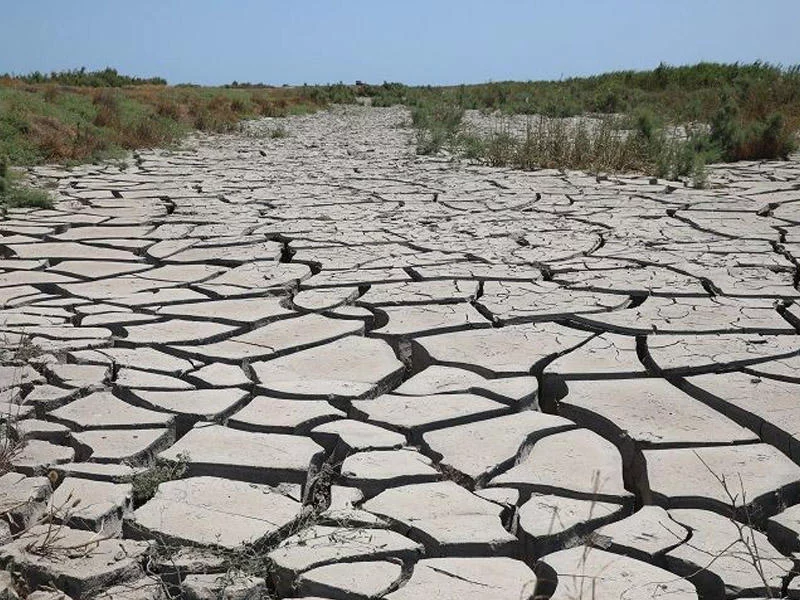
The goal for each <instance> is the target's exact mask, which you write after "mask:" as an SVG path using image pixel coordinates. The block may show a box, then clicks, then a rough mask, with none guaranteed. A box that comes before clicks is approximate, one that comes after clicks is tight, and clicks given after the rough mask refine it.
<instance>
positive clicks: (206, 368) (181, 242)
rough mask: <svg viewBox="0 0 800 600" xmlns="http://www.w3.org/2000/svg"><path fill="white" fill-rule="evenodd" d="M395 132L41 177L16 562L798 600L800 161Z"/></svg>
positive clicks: (6, 339)
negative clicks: (707, 171)
mask: <svg viewBox="0 0 800 600" xmlns="http://www.w3.org/2000/svg"><path fill="white" fill-rule="evenodd" d="M405 118H407V116H406V115H405V114H404V112H403V111H401V110H398V109H367V108H350V109H347V110H344V109H335V110H333V111H331V112H325V113H320V114H317V115H313V116H309V117H303V118H295V119H291V120H289V121H288V122H287V128H288V130H289V132H290V137H288V138H285V139H273V138H271V137H270V136H269V135H268V132H269V131H270V130H271V128H273V127H274V125H273V124H271V123H269V122H261V123H258V124H254V125H252V126H251V133H250V135H242V134H238V135H228V136H213V137H198V138H197V139H195V140H194V141H193V143H192V144H191V146H190V147H189V148H187V149H185V150H181V151H176V152H165V151H153V152H142V153H141V155H140V156H139V158H138V160H137V161H136V163H135V164H132V165H130V166H129V167H128V168H127V169H124V170H120V169H119V168H118V167H117V166H112V165H101V166H86V167H79V168H75V169H73V170H62V169H59V168H52V167H43V168H39V169H37V170H36V175H37V177H39V178H40V179H41V180H49V181H51V182H54V184H55V185H56V186H57V192H58V198H59V200H58V202H57V204H56V207H55V208H54V209H53V210H12V211H9V213H8V215H7V216H6V218H5V220H4V221H2V223H0V233H2V239H1V240H0V244H2V249H3V254H4V258H3V259H2V260H1V261H0V268H1V269H2V273H0V301H2V306H3V307H2V309H1V310H0V313H1V314H0V322H2V335H3V338H2V339H3V365H4V366H2V367H0V383H2V392H1V393H2V402H3V413H4V414H5V415H7V416H6V421H7V424H8V425H9V426H10V427H11V428H12V429H13V431H14V432H16V434H18V435H19V436H21V437H23V438H24V439H25V440H26V442H25V444H24V445H23V447H22V448H21V449H20V450H19V451H18V452H17V453H16V454H15V455H14V456H13V457H12V467H13V470H12V471H11V472H10V473H8V474H6V475H4V476H2V478H0V506H1V507H2V509H1V510H2V511H3V512H4V513H5V517H6V518H5V522H6V523H7V524H3V525H0V541H2V543H3V545H2V546H0V559H2V560H3V561H4V562H5V563H6V564H8V563H11V562H13V570H14V571H15V572H16V573H17V574H19V575H20V576H21V577H22V578H23V579H25V580H27V581H28V583H29V586H30V588H31V589H35V588H36V587H40V588H41V587H42V586H45V585H52V586H54V587H56V588H59V589H61V590H62V591H64V592H66V593H67V594H69V596H71V597H72V598H75V599H82V598H89V597H93V596H97V595H100V597H103V598H106V599H108V598H125V599H131V600H132V599H138V598H160V597H164V595H165V594H167V593H175V592H176V590H177V591H180V593H182V594H183V595H184V597H186V598H203V599H205V598H217V597H225V598H255V597H258V596H259V595H263V594H265V593H266V591H265V590H267V589H268V590H269V593H272V594H275V595H277V596H279V597H306V598H312V597H313V598H330V599H341V598H345V599H364V598H373V597H384V598H388V599H391V600H412V599H413V600H416V599H420V600H423V599H428V600H430V599H437V600H438V599H443V600H450V599H452V600H465V599H473V598H474V599H476V600H477V599H482V600H483V599H497V600H506V599H508V600H520V599H526V598H531V597H533V596H534V594H536V595H537V596H538V597H540V598H554V599H579V598H583V599H603V600H605V599H617V598H625V599H626V600H634V599H639V598H642V599H644V598H647V599H652V598H670V599H671V600H676V599H687V600H688V599H694V598H703V599H704V600H713V599H721V598H743V597H752V598H765V597H780V596H781V595H788V596H791V597H797V593H798V592H797V590H800V580H795V579H794V572H795V555H794V554H793V553H794V552H796V551H798V550H800V537H799V535H800V509H798V506H800V466H798V464H797V463H798V461H800V445H799V443H798V442H799V441H800V438H798V435H799V434H798V432H800V402H798V399H800V369H799V368H798V367H800V337H798V335H797V326H798V324H799V323H800V306H799V305H798V303H797V302H798V297H799V296H800V294H799V293H798V291H797V287H796V283H797V265H796V258H795V257H796V256H798V254H800V202H798V201H800V182H798V175H800V163H798V162H797V161H790V162H774V163H762V164H738V165H736V166H733V167H728V168H717V169H714V170H713V172H712V176H711V180H712V182H713V183H714V184H715V187H713V188H712V189H711V190H707V191H699V190H691V189H687V188H685V187H683V186H681V185H680V184H671V183H670V182H665V181H652V180H649V179H647V178H637V177H626V178H613V177H612V178H602V177H601V178H596V177H593V176H588V175H585V174H580V173H567V174H564V173H559V172H554V171H539V172H535V173H520V172H513V171H505V170H497V169H488V168H482V167H477V166H469V165H465V164H461V165H459V164H454V163H451V162H449V161H446V160H443V159H431V158H420V157H415V156H413V154H412V151H411V146H412V144H411V136H412V134H411V131H410V130H408V129H404V128H402V127H398V123H400V122H401V121H403V119H405ZM156 464H160V465H164V464H168V465H169V464H173V465H177V468H176V469H175V470H174V473H175V474H180V475H181V477H180V478H179V479H176V480H172V481H166V482H164V483H162V484H161V485H160V487H159V488H158V491H157V492H156V493H155V495H154V496H153V497H152V498H150V499H148V500H146V501H143V502H142V501H139V500H137V501H136V502H135V503H134V498H133V489H134V486H133V485H132V481H141V480H142V473H147V472H148V471H151V470H152V469H153V468H154V466H155V465H156ZM184 467H185V469H184ZM161 471H162V474H163V471H164V469H163V468H162V469H161ZM48 476H49V477H50V478H51V479H53V480H55V481H56V484H57V485H56V486H55V489H54V490H53V489H51V485H50V481H49V479H48ZM137 485H138V484H137ZM76 500H80V502H79V503H78V504H77V505H76ZM43 515H44V516H45V517H46V516H47V515H52V516H53V517H54V518H55V520H56V521H57V522H58V523H59V525H58V526H57V528H56V529H55V533H54V529H53V527H52V526H48V525H46V524H42V521H43ZM243 556H244V557H248V556H249V557H253V556H256V559H255V562H256V563H260V564H261V565H262V566H269V575H268V577H267V578H266V581H265V580H264V579H259V578H258V577H247V576H245V575H242V574H240V573H238V572H237V570H236V569H237V568H238V566H240V565H241V561H240V559H241V557H243ZM226 561H227V562H226ZM252 564H253V561H251V566H252ZM7 579H8V576H7V575H2V577H0V584H2V585H3V586H5V585H7V583H2V582H4V581H7ZM31 597H32V598H37V599H41V598H55V597H57V594H55V593H52V592H46V591H40V592H37V594H36V595H35V596H33V595H32V596H31Z"/></svg>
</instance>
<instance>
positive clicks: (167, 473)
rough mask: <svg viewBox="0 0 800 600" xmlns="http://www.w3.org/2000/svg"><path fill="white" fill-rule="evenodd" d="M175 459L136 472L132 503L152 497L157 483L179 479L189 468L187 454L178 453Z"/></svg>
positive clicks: (140, 503) (135, 503) (142, 501)
mask: <svg viewBox="0 0 800 600" xmlns="http://www.w3.org/2000/svg"><path fill="white" fill-rule="evenodd" d="M177 459H178V460H176V461H170V462H161V463H158V464H156V465H155V466H154V467H152V468H150V469H147V470H146V471H143V472H141V473H138V474H137V475H135V476H134V478H133V482H132V483H133V503H134V505H135V506H141V505H142V504H144V503H145V502H147V501H148V500H150V498H152V497H153V496H154V495H155V493H156V490H158V486H159V484H162V483H164V482H165V481H173V480H175V479H180V478H181V477H183V476H184V475H185V474H186V471H187V470H188V468H189V455H188V454H185V453H182V454H178V456H177Z"/></svg>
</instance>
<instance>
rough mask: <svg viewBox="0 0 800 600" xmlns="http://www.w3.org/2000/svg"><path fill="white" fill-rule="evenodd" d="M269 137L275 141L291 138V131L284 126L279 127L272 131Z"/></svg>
mask: <svg viewBox="0 0 800 600" xmlns="http://www.w3.org/2000/svg"><path fill="white" fill-rule="evenodd" d="M269 137H271V138H272V139H273V140H280V139H283V138H287V137H289V130H288V129H286V127H284V126H283V125H278V126H277V127H275V128H273V129H270V131H269Z"/></svg>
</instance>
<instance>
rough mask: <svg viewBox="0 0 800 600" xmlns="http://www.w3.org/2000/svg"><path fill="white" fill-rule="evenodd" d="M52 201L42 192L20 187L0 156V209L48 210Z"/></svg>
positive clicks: (6, 162) (23, 186) (6, 163)
mask: <svg viewBox="0 0 800 600" xmlns="http://www.w3.org/2000/svg"><path fill="white" fill-rule="evenodd" d="M52 205H53V200H52V198H50V195H49V194H48V193H47V192H45V191H43V190H37V189H34V188H30V187H27V186H25V185H21V184H20V183H19V181H17V180H16V179H15V178H14V176H13V173H11V170H10V169H9V167H8V161H7V160H6V159H5V158H4V157H2V156H0V208H17V207H24V208H50V207H51V206H52Z"/></svg>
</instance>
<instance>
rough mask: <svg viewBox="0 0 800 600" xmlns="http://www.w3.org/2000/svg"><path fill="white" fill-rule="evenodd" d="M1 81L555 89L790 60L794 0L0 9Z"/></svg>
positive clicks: (231, 0)
mask: <svg viewBox="0 0 800 600" xmlns="http://www.w3.org/2000/svg"><path fill="white" fill-rule="evenodd" d="M2 4H3V6H2V11H0V72H15V73H27V72H29V71H33V70H40V71H51V70H54V69H55V70H60V69H67V68H75V67H80V66H86V67H87V68H90V69H95V68H102V67H105V66H113V67H116V68H117V69H119V70H120V71H121V72H124V73H128V74H134V75H140V76H144V75H160V76H163V77H166V78H167V80H169V82H170V83H181V82H193V83H201V84H219V83H228V82H231V81H233V80H238V81H252V82H256V81H263V82H267V83H273V84H283V83H290V84H299V83H326V82H337V81H344V82H352V81H354V80H355V79H363V80H366V81H369V82H376V83H380V82H382V81H384V80H388V81H403V82H405V83H415V84H420V83H433V84H435V83H440V84H446V83H462V82H485V81H489V80H494V81H499V80H506V79H519V80H528V79H558V78H560V77H562V76H564V77H568V76H575V75H586V74H592V73H599V72H603V71H609V70H615V69H627V68H635V69H639V68H641V69H643V68H652V67H654V66H656V65H658V63H659V62H661V61H664V62H668V63H671V64H687V63H694V62H698V61H700V60H713V61H724V62H732V61H747V62H750V61H753V60H756V59H761V60H766V61H770V62H776V63H783V64H784V65H787V64H795V63H800V0H756V1H753V0H561V1H560V0H547V1H545V0H528V1H527V2H526V1H523V0H494V1H489V0H485V1H477V0H458V1H456V0H274V1H273V0H261V1H258V0H240V1H237V0H228V1H222V0H128V1H124V0H2Z"/></svg>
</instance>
